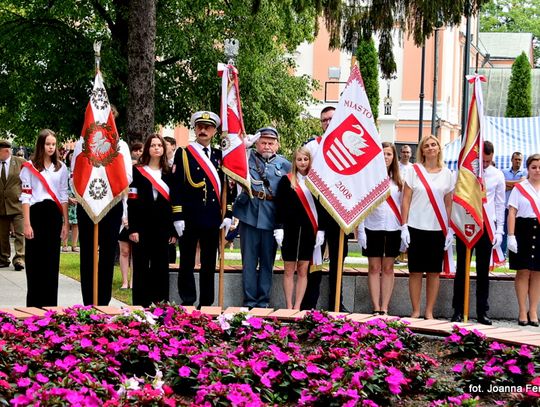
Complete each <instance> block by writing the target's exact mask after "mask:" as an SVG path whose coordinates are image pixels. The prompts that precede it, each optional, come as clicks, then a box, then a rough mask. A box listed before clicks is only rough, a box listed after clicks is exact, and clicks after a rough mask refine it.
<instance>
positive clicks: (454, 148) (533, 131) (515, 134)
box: [443, 116, 540, 171]
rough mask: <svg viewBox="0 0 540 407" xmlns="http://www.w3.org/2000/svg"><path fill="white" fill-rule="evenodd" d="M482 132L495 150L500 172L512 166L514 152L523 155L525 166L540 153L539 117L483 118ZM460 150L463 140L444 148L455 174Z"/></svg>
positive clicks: (444, 154) (446, 159)
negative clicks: (527, 161)
mask: <svg viewBox="0 0 540 407" xmlns="http://www.w3.org/2000/svg"><path fill="white" fill-rule="evenodd" d="M482 131H483V137H484V140H489V141H491V142H492V143H493V146H494V147H495V156H494V159H495V165H496V167H497V168H499V169H501V170H504V169H506V168H509V167H510V166H511V158H512V153H514V152H515V151H519V152H521V153H522V154H523V165H525V161H526V160H527V157H528V156H529V155H531V154H534V153H540V116H537V117H518V118H511V117H493V116H484V123H483V126H482ZM460 149H461V139H456V140H454V141H452V142H451V143H448V144H447V145H446V146H444V152H443V158H444V162H445V163H446V165H447V166H448V168H450V169H451V170H452V171H454V170H456V168H457V160H458V157H459V151H460Z"/></svg>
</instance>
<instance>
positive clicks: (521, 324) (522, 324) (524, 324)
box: [518, 320, 529, 326]
mask: <svg viewBox="0 0 540 407" xmlns="http://www.w3.org/2000/svg"><path fill="white" fill-rule="evenodd" d="M528 324H529V321H520V320H518V325H519V326H527V325H528Z"/></svg>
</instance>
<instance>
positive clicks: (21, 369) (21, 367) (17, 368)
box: [13, 363, 28, 375]
mask: <svg viewBox="0 0 540 407" xmlns="http://www.w3.org/2000/svg"><path fill="white" fill-rule="evenodd" d="M27 370H28V366H26V365H20V364H18V363H15V364H14V365H13V371H14V372H15V373H17V374H20V375H22V374H23V373H26V371H27Z"/></svg>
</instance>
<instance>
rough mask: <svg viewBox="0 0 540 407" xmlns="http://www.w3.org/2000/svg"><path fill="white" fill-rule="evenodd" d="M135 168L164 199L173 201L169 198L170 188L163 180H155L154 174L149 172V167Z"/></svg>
mask: <svg viewBox="0 0 540 407" xmlns="http://www.w3.org/2000/svg"><path fill="white" fill-rule="evenodd" d="M135 168H137V169H138V170H139V172H140V173H141V175H142V176H143V177H144V178H146V179H147V180H148V181H150V183H151V184H152V186H153V187H154V188H155V189H156V190H157V191H158V192H159V193H160V194H161V196H163V198H165V199H166V200H167V201H170V200H171V197H170V196H169V186H168V185H167V184H166V183H165V182H163V180H162V179H161V178H159V179H157V178H155V177H154V174H153V172H151V171H149V169H150V167H148V165H145V166H144V167H135Z"/></svg>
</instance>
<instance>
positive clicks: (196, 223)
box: [171, 111, 231, 306]
mask: <svg viewBox="0 0 540 407" xmlns="http://www.w3.org/2000/svg"><path fill="white" fill-rule="evenodd" d="M220 124H221V121H220V119H219V117H218V115H217V114H215V113H212V112H207V111H200V112H196V113H194V114H193V115H192V116H191V126H192V127H193V128H194V130H195V141H193V142H191V143H190V144H189V145H188V146H187V147H186V148H179V149H178V150H176V154H175V158H174V164H173V169H172V172H173V185H172V188H171V204H172V211H173V219H174V227H175V229H176V232H177V233H178V237H180V270H179V273H178V293H179V294H180V298H181V299H182V304H183V305H193V304H194V303H195V301H196V300H197V290H196V287H195V277H194V274H193V272H194V269H195V254H196V251H197V244H199V245H200V249H201V252H200V259H201V268H200V273H199V306H208V305H212V304H213V303H214V276H215V271H216V254H217V250H218V243H219V229H220V228H223V227H225V229H226V231H225V232H227V231H228V228H229V227H230V225H231V212H230V210H229V209H228V210H227V213H226V214H225V219H223V217H222V214H221V190H222V188H226V187H227V186H226V184H225V183H224V182H223V179H224V175H223V172H222V171H221V150H218V149H216V148H213V147H212V146H211V145H210V143H211V141H212V138H213V137H214V135H215V134H216V133H217V128H218V127H219V125H220ZM229 202H230V201H229Z"/></svg>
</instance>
